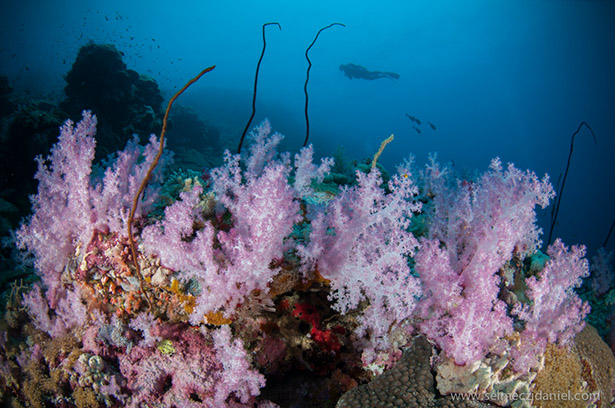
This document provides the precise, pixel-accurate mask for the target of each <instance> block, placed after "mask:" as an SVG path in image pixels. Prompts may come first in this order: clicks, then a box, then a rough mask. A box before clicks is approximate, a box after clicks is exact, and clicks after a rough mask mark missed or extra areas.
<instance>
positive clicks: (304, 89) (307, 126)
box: [303, 23, 346, 147]
mask: <svg viewBox="0 0 615 408" xmlns="http://www.w3.org/2000/svg"><path fill="white" fill-rule="evenodd" d="M334 25H339V26H342V27H346V25H345V24H342V23H331V24H329V25H328V26H326V27H323V28H321V29H320V30H318V32H317V33H316V36H315V37H314V40H313V41H312V43H311V44H310V46H309V47H307V49H306V50H305V59H306V60H307V61H308V68H307V73H306V76H305V84H304V85H303V92H304V93H305V141H304V142H303V147H305V146H307V142H308V138H309V137H310V119H309V118H308V91H307V86H308V81H309V80H310V69H312V61H310V57H309V56H308V52H310V49H311V48H312V46H313V45H314V43H315V42H316V40H317V39H318V36H319V35H320V33H321V31H323V30H326V29H327V28H329V27H333V26H334Z"/></svg>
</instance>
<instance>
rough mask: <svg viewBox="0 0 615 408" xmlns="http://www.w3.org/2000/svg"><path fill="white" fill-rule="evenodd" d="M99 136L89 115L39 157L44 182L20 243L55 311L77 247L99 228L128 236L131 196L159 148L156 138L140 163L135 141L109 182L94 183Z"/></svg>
mask: <svg viewBox="0 0 615 408" xmlns="http://www.w3.org/2000/svg"><path fill="white" fill-rule="evenodd" d="M95 133H96V117H95V116H94V115H92V114H91V112H89V111H84V112H83V119H82V120H81V121H80V122H79V123H78V124H77V125H76V126H75V125H74V124H73V122H71V121H70V120H68V121H66V123H65V124H64V125H63V126H62V128H61V129H60V136H59V139H58V143H56V144H55V145H54V146H53V147H52V148H51V154H50V155H49V156H48V157H47V159H43V158H42V157H40V156H39V157H37V158H36V161H37V162H38V170H37V172H36V175H35V178H36V179H37V180H38V182H39V184H38V192H37V194H36V195H34V196H32V197H31V200H32V211H33V214H32V216H31V217H30V219H29V220H28V221H27V222H26V223H24V224H23V225H22V226H21V228H20V229H19V230H18V231H17V245H18V246H19V247H20V248H22V249H27V250H28V251H29V252H31V253H32V254H33V255H34V258H35V266H36V269H37V273H38V274H39V275H40V277H41V279H42V281H43V284H44V285H45V287H46V288H47V298H48V300H49V305H50V307H51V308H55V307H56V306H57V304H58V302H59V301H60V299H61V298H62V297H63V291H62V290H61V288H60V276H61V273H62V271H63V270H64V267H65V265H66V263H67V261H68V257H69V256H70V255H72V254H74V253H75V250H76V248H77V247H82V248H84V247H85V246H87V244H88V243H89V242H90V239H91V238H92V233H93V231H94V230H95V229H96V228H98V229H108V230H110V231H114V232H123V227H124V225H125V219H126V218H127V213H128V209H129V207H130V197H132V195H131V193H132V194H134V191H135V190H136V188H137V186H138V184H139V181H140V180H141V178H142V177H143V175H144V174H145V171H147V168H148V167H149V164H150V163H151V161H152V160H153V157H154V154H153V152H154V151H155V149H157V148H156V139H155V137H152V139H151V140H150V144H149V145H148V146H147V147H146V148H145V156H144V158H145V160H143V161H142V162H141V163H138V159H139V158H140V157H141V152H140V150H139V149H138V148H137V146H136V144H135V142H130V143H129V144H128V146H127V148H126V150H125V151H123V152H120V153H119V156H118V159H117V160H116V162H115V164H114V165H113V166H112V167H110V168H109V169H107V171H106V173H105V176H104V178H103V179H102V180H95V181H92V179H91V172H92V160H93V159H94V149H95V145H96V141H95V140H94V134H95ZM145 204H146V205H147V204H151V199H150V200H149V201H146V203H145Z"/></svg>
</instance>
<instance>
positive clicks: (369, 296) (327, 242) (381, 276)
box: [298, 168, 420, 349]
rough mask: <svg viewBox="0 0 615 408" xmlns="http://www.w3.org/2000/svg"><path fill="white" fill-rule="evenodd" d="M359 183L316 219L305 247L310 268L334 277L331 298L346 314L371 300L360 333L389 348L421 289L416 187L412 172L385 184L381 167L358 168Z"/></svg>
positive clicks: (302, 248) (304, 255) (376, 345)
mask: <svg viewBox="0 0 615 408" xmlns="http://www.w3.org/2000/svg"><path fill="white" fill-rule="evenodd" d="M357 182H358V184H357V186H354V187H346V188H343V189H342V191H341V192H340V193H339V194H338V196H336V197H335V199H334V200H332V201H331V202H330V203H329V204H328V206H327V207H326V208H325V209H324V210H323V212H322V213H320V214H319V215H318V216H317V217H316V219H315V220H314V221H313V222H312V224H311V228H312V231H311V233H310V241H309V243H308V244H307V245H305V246H300V247H299V248H298V252H299V254H300V255H301V257H302V259H303V262H304V267H314V266H316V267H317V268H318V271H319V272H320V274H321V275H322V276H323V277H324V278H326V279H328V280H330V281H331V288H332V292H331V295H330V300H331V301H333V302H334V303H333V307H334V308H335V309H336V310H338V311H339V312H341V313H347V312H349V311H350V310H351V309H356V308H358V306H359V303H360V302H362V301H364V300H368V301H369V303H370V307H369V308H367V309H366V310H365V311H364V312H363V314H362V316H361V318H360V327H359V328H358V331H357V334H358V335H360V336H366V335H367V334H368V333H369V335H370V338H371V339H372V340H371V347H370V348H372V347H373V348H376V349H385V348H387V347H388V333H389V330H390V328H391V326H392V325H394V324H395V323H400V322H402V321H403V320H405V319H407V318H408V317H410V316H411V314H412V311H413V309H414V306H415V304H416V298H417V297H418V296H419V294H420V289H419V285H418V279H417V278H416V277H415V276H412V274H411V270H410V267H409V265H408V257H410V256H412V255H413V254H414V250H415V248H416V247H417V245H418V242H417V241H416V239H415V238H414V236H413V235H412V233H411V232H409V231H408V225H409V222H410V218H411V216H412V212H413V211H417V210H418V208H419V206H418V205H417V204H415V203H413V201H412V198H413V197H414V195H415V194H416V192H417V190H416V187H415V186H413V185H412V182H411V179H410V178H409V177H408V174H407V173H406V172H403V171H402V172H400V174H398V175H395V176H394V177H393V179H392V181H391V182H390V183H389V188H390V190H391V193H389V194H385V192H384V190H383V189H382V188H381V187H380V185H381V183H382V178H381V175H380V172H379V171H378V170H377V169H375V168H374V169H372V170H371V172H370V173H369V174H364V173H361V172H357Z"/></svg>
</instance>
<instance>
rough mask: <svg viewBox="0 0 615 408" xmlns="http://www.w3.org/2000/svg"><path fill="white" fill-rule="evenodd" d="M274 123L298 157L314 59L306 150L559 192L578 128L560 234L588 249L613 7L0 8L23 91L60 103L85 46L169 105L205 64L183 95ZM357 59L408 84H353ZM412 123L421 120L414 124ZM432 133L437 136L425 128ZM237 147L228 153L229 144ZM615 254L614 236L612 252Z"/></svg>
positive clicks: (1, 52)
mask: <svg viewBox="0 0 615 408" xmlns="http://www.w3.org/2000/svg"><path fill="white" fill-rule="evenodd" d="M272 21H277V22H279V23H280V24H281V26H282V30H278V29H277V28H276V27H275V26H270V27H268V28H267V51H266V54H265V57H264V59H263V63H262V65H261V73H260V78H259V89H258V99H257V112H256V117H255V121H254V123H255V124H256V123H258V122H260V121H261V120H262V119H263V118H264V117H268V118H269V119H270V120H271V122H272V125H273V127H274V128H275V129H277V130H278V131H280V132H281V133H283V134H285V135H286V141H285V144H284V145H283V147H285V148H286V149H289V150H291V151H296V150H297V149H298V148H299V147H300V146H301V145H302V143H303V139H304V137H305V119H304V95H303V84H304V81H305V74H306V69H307V61H306V60H305V56H304V52H305V49H306V47H307V46H308V45H309V44H310V43H311V41H312V40H313V38H314V36H315V34H316V32H317V31H318V30H319V29H320V28H322V27H324V26H326V25H328V24H330V23H333V22H339V23H344V24H345V25H346V27H345V28H342V27H339V26H335V27H332V28H330V29H328V30H326V31H323V32H322V33H321V35H320V37H319V39H318V42H317V43H316V44H315V45H314V47H313V48H312V50H311V51H310V58H311V60H312V63H313V67H312V71H311V78H310V83H309V95H310V106H309V118H310V125H311V130H310V140H311V142H312V143H314V145H315V148H316V151H317V152H318V153H319V154H323V155H332V154H333V152H334V151H335V148H336V146H338V145H341V146H343V148H344V150H345V152H346V154H348V155H349V156H353V157H357V158H361V157H367V156H369V157H371V156H372V155H373V154H374V152H375V151H376V150H377V148H378V146H379V145H380V142H381V140H383V139H384V138H386V137H387V136H389V134H391V133H394V134H395V141H394V143H393V144H391V145H389V146H388V147H387V149H386V150H385V152H384V154H383V155H382V156H381V158H380V161H381V163H383V164H384V165H385V166H387V167H388V168H389V169H390V170H392V169H393V166H394V165H395V164H396V163H399V162H400V161H402V160H403V159H404V158H406V157H407V156H408V154H410V153H413V154H414V155H415V156H416V160H417V162H418V163H419V164H421V163H424V162H425V160H426V159H427V154H428V153H429V152H438V154H439V158H440V160H441V161H453V162H454V164H455V166H456V167H457V168H459V169H463V168H478V169H479V170H481V171H482V170H485V169H486V168H487V166H488V165H489V161H490V159H491V158H493V157H495V156H499V157H501V158H502V160H503V161H504V162H507V161H510V162H514V163H515V165H516V166H517V167H519V168H522V169H525V168H529V169H531V170H534V171H535V172H536V173H537V174H539V175H542V174H544V173H548V174H550V175H551V177H552V180H553V182H554V183H555V182H556V181H557V179H558V176H559V175H560V173H562V172H563V171H564V168H565V166H566V159H567V155H568V151H569V147H570V137H571V135H572V133H573V132H574V131H575V130H576V128H577V126H578V125H579V123H580V122H581V121H586V122H587V123H588V124H590V126H591V127H592V128H593V130H594V132H595V134H596V138H597V145H595V144H594V142H593V140H592V138H591V135H590V134H589V132H588V131H587V129H583V130H581V132H580V133H579V135H578V136H577V139H576V142H575V147H574V155H573V157H572V164H571V169H570V173H569V175H568V180H567V183H566V190H565V197H564V199H563V201H562V206H561V209H560V214H559V219H558V221H559V222H558V225H557V227H556V230H555V234H554V235H555V236H560V237H562V238H563V239H564V241H565V242H566V244H568V245H570V244H576V243H583V244H587V245H588V247H589V250H590V253H592V252H593V251H594V250H595V249H596V248H597V247H599V246H600V245H601V244H602V242H603V241H604V239H605V237H606V235H607V232H608V229H609V227H610V225H611V223H612V222H613V219H614V218H615V187H614V186H615V164H614V161H613V158H614V156H615V2H614V1H572V0H561V1H547V0H543V1H541V0H534V1H524V0H514V1H512V0H500V1H494V0H483V1H459V0H447V1H444V0H431V1H414V0H412V1H410V0H408V1H382V0H381V1H377V2H365V1H356V0H355V1H335V2H333V1H288V0H286V1H263V0H261V1H247V0H236V1H215V2H214V1H204V0H203V1H173V2H157V1H153V2H152V1H147V2H146V1H134V0H132V1H116V0H106V1H100V2H95V1H72V0H71V1H69V0H54V1H43V0H22V1H17V0H5V1H3V2H2V5H1V6H0V74H4V75H7V76H8V77H9V80H10V81H11V84H12V86H13V87H14V88H15V90H16V91H20V92H28V93H29V94H30V95H46V96H51V97H53V96H54V95H55V96H57V97H58V98H59V97H60V95H61V93H62V90H63V87H64V85H65V83H64V79H63V76H64V75H65V74H66V72H67V71H68V70H69V69H70V67H71V64H72V62H73V61H74V59H75V56H76V54H77V51H78V50H79V48H80V47H81V46H82V45H84V44H86V43H87V42H88V41H90V40H92V41H94V42H97V43H113V44H115V45H116V46H117V47H118V49H120V50H121V51H122V52H123V53H124V61H125V62H126V64H127V65H128V67H129V68H131V69H134V70H136V71H138V72H140V73H143V74H149V75H151V76H152V77H154V78H155V79H156V81H157V82H158V84H159V85H160V87H161V89H162V90H163V92H164V94H165V96H166V97H167V98H168V97H170V96H171V95H172V94H173V93H174V91H176V90H178V89H179V88H180V87H181V86H182V85H183V84H184V83H185V82H186V81H187V80H188V79H190V78H191V77H193V76H194V75H196V74H197V73H198V72H199V71H200V70H201V69H203V68H205V67H206V66H209V65H212V64H215V65H216V66H217V68H216V69H215V70H214V71H213V72H211V73H209V74H207V76H206V77H203V78H202V79H201V81H200V82H198V83H197V84H196V85H194V86H193V87H192V88H191V89H189V90H188V91H187V92H186V93H185V94H184V95H182V97H181V99H180V101H179V103H182V104H184V105H188V106H191V107H192V108H193V109H194V110H195V111H197V112H198V113H199V115H201V117H203V118H204V119H207V120H209V121H210V122H211V123H212V124H214V125H215V126H218V127H219V128H220V129H221V132H222V134H223V136H226V137H229V138H238V137H239V135H240V134H241V131H242V130H243V127H244V126H245V124H246V121H247V119H248V117H249V115H250V112H251V97H252V87H253V81H254V70H255V67H256V62H257V60H258V57H259V55H260V52H261V47H262V37H261V25H262V24H263V23H266V22H272ZM349 62H352V63H356V64H360V65H363V66H365V67H366V68H368V69H370V70H378V71H391V72H396V73H398V74H399V75H400V79H399V80H396V81H395V80H391V79H386V78H384V79H378V80H375V81H366V80H361V79H353V80H350V79H348V78H346V77H345V76H344V75H343V73H342V72H341V71H340V70H339V69H338V67H339V65H340V64H346V63H349ZM406 113H408V114H410V115H413V116H416V117H417V118H419V119H421V121H422V122H423V124H422V126H420V130H421V131H422V133H420V134H419V133H417V132H416V131H415V130H414V129H413V125H415V124H414V123H412V122H411V121H410V120H409V119H408V118H407V117H406ZM427 121H430V122H432V123H433V124H434V125H435V126H436V127H437V130H436V131H433V130H432V129H431V128H430V127H429V126H427V125H426V122H427ZM233 148H234V146H233ZM607 247H608V248H611V249H613V248H615V237H612V238H611V240H610V241H609V244H608V245H607Z"/></svg>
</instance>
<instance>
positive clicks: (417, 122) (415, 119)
mask: <svg viewBox="0 0 615 408" xmlns="http://www.w3.org/2000/svg"><path fill="white" fill-rule="evenodd" d="M406 116H407V117H408V118H409V119H410V120H411V121H413V122H414V123H416V124H417V125H419V126H420V125H421V121H420V119H419V118H417V117H416V116H412V115H408V114H407V113H406Z"/></svg>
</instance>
